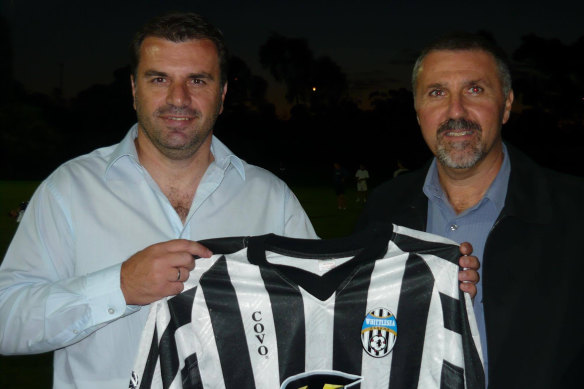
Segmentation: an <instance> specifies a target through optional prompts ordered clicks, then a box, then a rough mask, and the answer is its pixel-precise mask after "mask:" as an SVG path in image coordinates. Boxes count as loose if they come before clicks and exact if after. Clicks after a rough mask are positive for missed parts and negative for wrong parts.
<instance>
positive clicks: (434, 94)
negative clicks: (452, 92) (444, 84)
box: [429, 89, 446, 97]
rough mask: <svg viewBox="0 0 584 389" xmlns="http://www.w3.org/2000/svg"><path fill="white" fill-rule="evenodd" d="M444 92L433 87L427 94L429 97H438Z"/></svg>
mask: <svg viewBox="0 0 584 389" xmlns="http://www.w3.org/2000/svg"><path fill="white" fill-rule="evenodd" d="M445 94H446V93H445V92H444V91H443V90H442V89H433V90H431V91H430V93H429V95H430V96H431V97H440V96H444V95H445Z"/></svg>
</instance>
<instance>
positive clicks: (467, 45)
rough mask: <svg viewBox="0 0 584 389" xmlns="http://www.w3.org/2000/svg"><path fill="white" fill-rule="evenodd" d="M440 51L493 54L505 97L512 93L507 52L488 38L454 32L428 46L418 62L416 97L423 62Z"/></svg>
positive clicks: (414, 78) (413, 72)
mask: <svg viewBox="0 0 584 389" xmlns="http://www.w3.org/2000/svg"><path fill="white" fill-rule="evenodd" d="M439 50H454V51H457V50H480V51H484V52H486V53H488V54H491V55H492V56H493V57H494V58H495V62H496V64H497V70H498V71H499V79H500V80H501V85H502V86H503V93H504V94H505V96H507V94H508V93H509V91H511V71H510V70H509V61H508V59H507V55H506V54H505V51H504V50H503V49H502V48H500V47H499V46H498V45H497V44H496V43H495V42H494V41H493V40H492V39H490V38H487V37H486V36H484V35H481V34H474V33H469V32H452V33H449V34H447V35H444V36H441V37H440V38H438V39H436V40H435V41H433V42H431V43H430V44H429V45H427V46H426V47H425V48H424V49H423V50H422V52H421V53H420V55H419V56H418V59H417V60H416V63H415V64H414V70H413V71H412V88H413V93H414V96H415V95H416V83H417V81H418V74H419V72H420V67H421V66H422V61H424V58H426V56H427V55H428V54H429V53H430V52H432V51H439Z"/></svg>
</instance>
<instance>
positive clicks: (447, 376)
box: [440, 361, 474, 389]
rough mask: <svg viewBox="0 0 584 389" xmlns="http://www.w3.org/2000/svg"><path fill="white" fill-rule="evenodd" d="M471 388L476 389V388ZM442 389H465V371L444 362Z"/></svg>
mask: <svg viewBox="0 0 584 389" xmlns="http://www.w3.org/2000/svg"><path fill="white" fill-rule="evenodd" d="M469 388H473V389H474V386H469ZM440 389H464V369H463V368H462V367H459V366H455V365H453V364H452V363H450V362H448V361H444V362H443V363H442V373H441V374H440Z"/></svg>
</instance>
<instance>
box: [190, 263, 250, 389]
mask: <svg viewBox="0 0 584 389" xmlns="http://www.w3.org/2000/svg"><path fill="white" fill-rule="evenodd" d="M199 285H200V287H201V290H202V291H203V294H204V296H205V301H206V302H207V308H208V310H209V315H210V317H211V325H212V326H213V332H214V333H215V344H216V345H217V350H218V352H219V360H220V362H221V369H222V370H223V379H224V381H225V387H226V388H227V389H231V388H254V387H255V382H254V378H253V374H252V371H253V370H252V366H251V360H250V356H249V350H248V348H247V342H246V337H245V330H244V327H243V321H242V319H241V311H240V309H239V305H238V302H237V296H236V294H235V289H234V287H233V285H232V284H231V282H230V279H229V273H228V272H227V262H226V260H225V257H221V258H220V259H218V260H217V262H215V264H214V265H213V266H212V267H211V268H210V269H209V270H208V271H207V272H206V273H205V274H204V275H203V276H202V277H201V280H200V281H199Z"/></svg>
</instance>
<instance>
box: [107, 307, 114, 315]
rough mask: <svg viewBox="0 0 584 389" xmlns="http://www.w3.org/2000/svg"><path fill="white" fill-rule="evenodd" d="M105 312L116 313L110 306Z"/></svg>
mask: <svg viewBox="0 0 584 389" xmlns="http://www.w3.org/2000/svg"><path fill="white" fill-rule="evenodd" d="M107 313H109V314H110V315H113V314H114V313H116V310H115V309H113V308H110V309H108V310H107Z"/></svg>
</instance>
